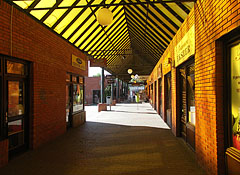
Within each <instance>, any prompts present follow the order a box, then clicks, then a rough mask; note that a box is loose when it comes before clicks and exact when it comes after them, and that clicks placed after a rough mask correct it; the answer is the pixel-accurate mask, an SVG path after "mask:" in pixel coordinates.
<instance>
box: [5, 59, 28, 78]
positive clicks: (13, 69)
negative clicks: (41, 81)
mask: <svg viewBox="0 0 240 175" xmlns="http://www.w3.org/2000/svg"><path fill="white" fill-rule="evenodd" d="M6 73H8V74H18V75H25V74H26V71H25V65H24V64H22V63H16V62H12V61H6Z"/></svg>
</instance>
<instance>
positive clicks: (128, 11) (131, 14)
mask: <svg viewBox="0 0 240 175" xmlns="http://www.w3.org/2000/svg"><path fill="white" fill-rule="evenodd" d="M130 9H131V7H130ZM131 10H132V11H134V10H133V9H131ZM126 11H127V13H126V14H128V13H129V14H130V15H127V16H129V17H130V20H132V21H138V22H137V23H138V24H141V25H142V26H144V23H143V22H142V21H144V19H143V18H142V17H140V16H139V17H140V18H141V20H142V21H141V20H140V19H139V18H134V19H135V20H133V19H132V18H133V17H134V16H135V15H137V12H134V14H135V15H134V14H133V13H132V12H131V11H130V10H129V9H128V8H126ZM129 22H130V21H129ZM133 23H134V22H133ZM138 26H139V28H141V29H142V30H143V31H144V32H143V33H145V35H146V36H149V37H151V39H152V40H154V41H155V42H156V43H157V44H158V45H159V46H160V47H161V48H162V50H165V48H166V47H167V44H165V43H164V42H162V41H161V40H159V38H161V39H163V40H164V41H166V42H167V43H169V41H168V40H166V39H165V38H164V37H163V36H162V35H161V34H160V33H159V32H158V31H157V30H156V29H155V28H154V27H152V30H153V31H155V32H156V33H157V34H158V35H159V36H156V34H155V33H153V32H151V34H152V35H153V36H154V37H155V38H153V37H152V36H151V35H150V33H149V32H146V31H147V30H149V31H150V29H148V26H147V27H146V30H145V29H144V28H143V27H141V26H140V25H138ZM159 30H161V31H162V32H163V31H164V30H163V29H161V28H160V27H159ZM164 32H165V31H164ZM165 33H166V32H165ZM169 37H170V36H169ZM170 38H171V37H170ZM157 39H158V41H157Z"/></svg>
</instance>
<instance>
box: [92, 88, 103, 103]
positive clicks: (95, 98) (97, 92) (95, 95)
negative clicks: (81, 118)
mask: <svg viewBox="0 0 240 175" xmlns="http://www.w3.org/2000/svg"><path fill="white" fill-rule="evenodd" d="M100 99H101V94H100V90H93V104H98V103H99V101H100Z"/></svg>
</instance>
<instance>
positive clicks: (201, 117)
mask: <svg viewBox="0 0 240 175" xmlns="http://www.w3.org/2000/svg"><path fill="white" fill-rule="evenodd" d="M194 23H195V30H196V31H195V32H196V53H195V105H196V126H195V143H196V147H195V151H196V158H197V160H198V162H199V164H200V165H201V166H202V167H204V168H205V169H206V170H207V172H208V174H211V175H222V174H224V173H225V160H224V154H225V149H224V139H227V138H224V123H223V121H224V120H223V117H224V115H223V74H224V72H223V49H224V48H223V47H222V44H221V42H220V41H219V39H221V37H223V36H224V35H225V34H228V33H229V32H231V31H232V30H234V29H236V28H237V27H239V26H240V0H219V1H212V0H197V2H196V3H195V5H194V9H193V10H192V11H191V12H190V14H189V15H188V17H187V18H186V20H185V21H184V23H183V25H182V26H181V27H180V29H179V30H178V32H177V34H176V35H175V37H174V38H173V40H172V41H171V43H170V45H169V46H168V48H167V50H166V51H165V52H164V54H163V56H162V57H161V58H160V61H159V62H160V63H162V62H163V59H164V58H165V57H166V56H167V55H171V58H174V50H173V49H174V46H176V45H177V43H178V42H179V41H180V40H181V39H182V37H183V36H184V35H185V33H186V32H187V31H188V30H189V28H190V27H191V26H192V25H193V24H194ZM156 72H157V66H156V67H155V68H154V70H153V72H152V74H156ZM152 74H151V75H150V76H149V82H150V77H154V76H152ZM171 74H172V132H173V133H174V134H175V135H179V133H178V132H179V124H178V122H179V116H178V115H179V114H178V112H177V111H178V110H179V105H178V100H179V99H177V88H178V87H177V83H176V81H177V79H176V69H175V68H174V67H172V71H171ZM153 81H154V80H153ZM163 87H164V86H163ZM163 100H165V99H163ZM157 102H158V100H157ZM157 105H158V104H157ZM165 115H166V114H164V116H165Z"/></svg>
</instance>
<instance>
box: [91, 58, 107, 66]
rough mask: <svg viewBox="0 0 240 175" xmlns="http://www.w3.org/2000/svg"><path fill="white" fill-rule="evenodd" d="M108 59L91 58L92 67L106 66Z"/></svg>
mask: <svg viewBox="0 0 240 175" xmlns="http://www.w3.org/2000/svg"><path fill="white" fill-rule="evenodd" d="M106 66H107V60H106V59H105V58H104V59H90V67H106Z"/></svg>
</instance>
